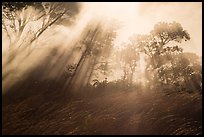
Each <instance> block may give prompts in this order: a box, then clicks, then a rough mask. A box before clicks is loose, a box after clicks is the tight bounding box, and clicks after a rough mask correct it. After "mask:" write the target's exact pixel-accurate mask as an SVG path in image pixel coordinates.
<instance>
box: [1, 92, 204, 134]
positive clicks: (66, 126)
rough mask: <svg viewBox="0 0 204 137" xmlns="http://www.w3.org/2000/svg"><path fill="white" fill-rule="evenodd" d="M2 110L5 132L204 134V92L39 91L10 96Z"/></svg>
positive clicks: (5, 99)
mask: <svg viewBox="0 0 204 137" xmlns="http://www.w3.org/2000/svg"><path fill="white" fill-rule="evenodd" d="M33 93H34V92H33ZM6 102H7V103H6ZM8 102H9V103H8ZM2 114H3V118H2V120H3V128H2V129H3V134H202V95H200V94H195V93H194V94H187V93H179V94H170V95H165V94H162V93H148V94H147V93H138V92H137V90H134V91H124V90H123V91H92V92H91V91H83V92H82V94H76V95H72V96H70V97H65V96H63V95H60V94H59V93H58V92H56V91H46V92H38V94H37V92H36V93H35V94H30V95H29V96H27V97H22V98H21V99H17V100H14V99H13V100H10V101H8V99H7V98H6V97H4V100H3V109H2Z"/></svg>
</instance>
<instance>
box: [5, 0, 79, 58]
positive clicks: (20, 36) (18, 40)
mask: <svg viewBox="0 0 204 137" xmlns="http://www.w3.org/2000/svg"><path fill="white" fill-rule="evenodd" d="M70 7H73V4H72V5H70V3H60V2H3V3H2V28H3V30H4V31H5V32H6V34H7V36H8V39H9V50H10V51H12V55H14V56H15V52H17V50H18V49H19V48H20V47H21V49H22V50H21V51H23V50H24V49H25V48H28V47H29V46H30V45H31V44H32V43H33V42H34V41H35V40H36V39H37V38H38V37H39V36H41V35H42V33H43V32H44V31H45V30H46V29H48V28H49V27H51V26H52V25H53V24H55V23H57V22H58V21H59V20H60V19H63V18H70V16H71V15H73V12H76V11H70V10H69V9H70ZM75 7H76V6H75ZM14 51H15V52H14ZM13 52H14V53H13ZM10 53H11V52H10Z"/></svg>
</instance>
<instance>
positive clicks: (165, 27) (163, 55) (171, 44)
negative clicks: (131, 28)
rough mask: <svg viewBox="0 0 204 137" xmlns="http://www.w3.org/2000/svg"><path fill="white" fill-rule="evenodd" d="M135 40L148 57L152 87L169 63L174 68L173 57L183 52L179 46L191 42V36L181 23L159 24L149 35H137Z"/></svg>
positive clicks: (147, 69)
mask: <svg viewBox="0 0 204 137" xmlns="http://www.w3.org/2000/svg"><path fill="white" fill-rule="evenodd" d="M133 40H134V41H136V42H135V43H136V45H138V47H139V48H140V51H141V52H143V53H145V54H146V55H147V56H148V58H147V60H146V62H147V66H146V77H147V78H148V79H149V81H150V83H151V84H152V85H154V86H156V85H157V84H159V82H158V80H159V79H160V78H159V75H158V74H159V73H160V71H159V70H160V69H161V68H165V66H168V65H169V63H170V66H172V64H171V59H172V57H173V56H174V55H177V54H180V53H182V52H183V49H182V48H181V47H179V46H178V45H177V44H178V43H181V42H182V41H183V40H185V41H187V40H190V36H189V34H188V32H187V31H186V30H184V29H183V27H182V26H181V24H179V23H176V22H172V23H165V22H159V23H157V24H156V25H155V26H154V29H153V30H152V31H151V32H150V34H149V35H136V36H134V37H133ZM175 43H177V44H175Z"/></svg>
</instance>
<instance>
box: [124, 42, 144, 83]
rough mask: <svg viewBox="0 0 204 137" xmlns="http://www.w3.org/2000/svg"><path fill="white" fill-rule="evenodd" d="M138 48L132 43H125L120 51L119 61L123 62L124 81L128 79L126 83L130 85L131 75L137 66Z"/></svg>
mask: <svg viewBox="0 0 204 137" xmlns="http://www.w3.org/2000/svg"><path fill="white" fill-rule="evenodd" d="M139 59H140V58H139V50H138V48H137V47H136V46H135V45H134V43H131V44H127V45H126V46H125V48H124V49H123V50H122V51H121V61H122V62H123V65H122V66H123V72H124V77H123V80H124V81H126V80H127V81H128V84H130V85H132V82H133V75H134V73H135V70H136V67H137V61H138V60H139Z"/></svg>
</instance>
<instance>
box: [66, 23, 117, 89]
mask: <svg viewBox="0 0 204 137" xmlns="http://www.w3.org/2000/svg"><path fill="white" fill-rule="evenodd" d="M80 37H81V43H80V44H81V55H80V58H79V60H78V62H77V63H76V64H77V65H76V68H75V71H74V72H73V75H72V77H71V78H70V80H68V82H67V86H68V87H72V86H73V85H76V83H77V82H76V81H78V87H80V86H85V85H87V84H88V83H89V82H91V78H92V76H93V73H94V72H95V71H97V70H98V69H97V68H98V67H99V66H103V65H104V64H107V60H106V59H105V58H107V57H108V56H109V55H110V51H111V48H112V46H113V41H114V39H115V37H116V31H115V28H114V27H113V26H112V25H111V24H110V22H108V21H107V22H101V21H100V20H96V21H93V20H91V22H90V23H89V24H88V25H87V27H86V28H85V29H84V32H82V34H81V36H80ZM105 66H106V65H105ZM102 68H104V67H102ZM79 85H80V86H79Z"/></svg>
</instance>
